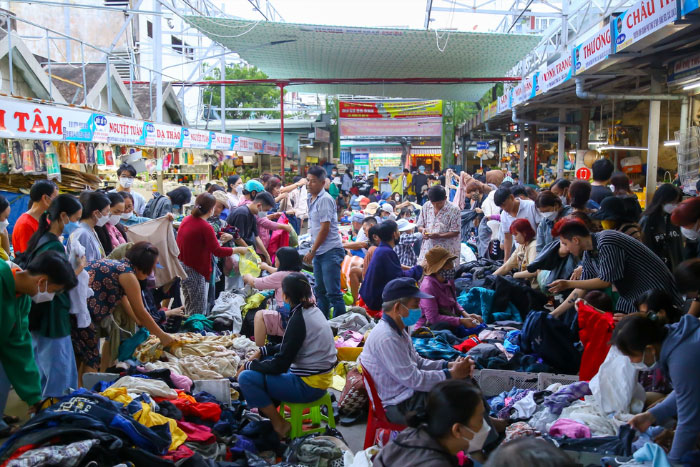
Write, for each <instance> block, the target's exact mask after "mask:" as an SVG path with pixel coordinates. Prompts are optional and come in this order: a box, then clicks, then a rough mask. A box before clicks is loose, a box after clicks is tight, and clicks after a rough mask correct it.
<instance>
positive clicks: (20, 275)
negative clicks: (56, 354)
mask: <svg viewBox="0 0 700 467" xmlns="http://www.w3.org/2000/svg"><path fill="white" fill-rule="evenodd" d="M77 283H78V279H77V278H76V277H75V273H74V272H73V269H72V268H71V265H70V263H69V262H68V260H67V259H66V258H65V257H64V255H62V254H60V253H58V252H55V251H44V252H43V253H40V254H38V255H37V256H36V257H35V258H34V259H32V261H31V262H30V263H29V264H28V265H27V267H26V268H25V269H24V270H21V269H13V268H11V267H10V266H9V265H8V264H7V263H6V262H5V261H0V303H2V306H0V342H2V345H0V414H2V413H3V412H4V410H5V404H6V403H7V397H8V395H9V393H10V386H12V387H13V388H14V390H15V391H16V392H17V395H18V396H19V397H20V399H22V400H23V401H24V402H26V403H27V405H29V406H30V407H32V406H35V405H37V404H38V403H40V402H41V400H42V388H41V377H40V376H39V370H38V369H37V366H36V362H35V360H34V355H33V351H32V337H31V334H30V333H29V326H28V316H29V309H30V307H31V304H32V302H34V303H44V302H48V301H51V300H53V297H54V295H55V294H56V293H59V292H65V291H67V290H70V289H72V288H73V287H75V286H76V284H77ZM9 430H10V428H9V427H8V426H7V424H6V423H5V422H4V420H3V419H2V418H0V436H6V435H7V434H8V431H9Z"/></svg>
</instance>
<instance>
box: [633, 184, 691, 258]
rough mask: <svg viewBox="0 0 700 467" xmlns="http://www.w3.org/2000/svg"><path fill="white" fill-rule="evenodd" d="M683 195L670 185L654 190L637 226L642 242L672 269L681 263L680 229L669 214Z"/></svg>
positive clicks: (681, 242)
mask: <svg viewBox="0 0 700 467" xmlns="http://www.w3.org/2000/svg"><path fill="white" fill-rule="evenodd" d="M682 197H683V193H682V192H681V190H680V189H679V188H678V187H677V186H675V185H672V184H670V183H664V184H663V185H661V186H660V187H659V188H657V189H656V192H655V193H654V197H653V198H652V199H651V203H650V204H649V207H647V209H646V211H644V213H642V217H641V218H640V220H639V226H640V228H641V230H642V242H643V243H644V244H645V245H646V246H647V247H648V248H649V249H650V250H651V251H653V252H654V253H656V255H657V256H658V257H659V258H661V259H662V260H663V262H664V264H666V266H667V267H668V268H669V269H670V270H671V271H673V269H674V268H675V267H676V266H677V265H678V264H679V263H680V262H681V261H683V238H682V236H681V229H680V228H679V227H678V226H676V225H673V222H671V213H672V212H673V210H674V209H675V208H676V206H678V203H680V202H681V199H682Z"/></svg>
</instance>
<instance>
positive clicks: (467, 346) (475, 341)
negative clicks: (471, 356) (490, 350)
mask: <svg viewBox="0 0 700 467" xmlns="http://www.w3.org/2000/svg"><path fill="white" fill-rule="evenodd" d="M479 344H481V341H480V340H479V338H478V337H476V336H469V337H467V338H466V339H465V340H464V341H462V343H461V344H457V345H453V346H452V348H453V349H455V350H459V351H460V352H462V353H467V352H469V351H470V350H471V349H473V348H474V347H476V346H477V345H479Z"/></svg>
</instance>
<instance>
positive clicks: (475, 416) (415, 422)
mask: <svg viewBox="0 0 700 467" xmlns="http://www.w3.org/2000/svg"><path fill="white" fill-rule="evenodd" d="M407 418H408V424H409V428H407V429H405V430H404V431H402V432H401V433H399V435H398V436H397V437H396V439H394V440H393V441H391V442H390V443H389V444H387V445H386V446H384V448H383V449H382V450H381V452H380V453H379V454H378V455H377V457H376V458H375V459H374V465H376V466H381V467H384V466H387V467H388V466H395V465H425V466H430V467H443V466H444V467H448V466H457V465H459V464H458V461H457V453H459V452H462V451H464V452H468V453H473V452H477V451H480V450H481V449H482V448H483V445H484V442H485V441H486V438H487V437H488V435H489V431H490V427H489V425H488V424H487V423H486V421H485V420H484V402H483V400H482V398H481V393H480V392H479V390H478V389H477V388H476V387H475V386H474V385H472V384H471V383H469V382H467V381H465V380H460V379H450V380H446V381H442V382H440V383H438V384H436V385H435V386H434V387H433V389H432V390H431V391H430V394H429V396H428V402H427V406H426V410H425V412H422V411H421V412H419V413H415V412H413V413H411V414H409V416H408V417H407Z"/></svg>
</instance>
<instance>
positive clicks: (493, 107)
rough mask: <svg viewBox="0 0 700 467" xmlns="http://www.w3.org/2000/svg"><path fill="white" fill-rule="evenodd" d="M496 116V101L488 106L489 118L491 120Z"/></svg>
mask: <svg viewBox="0 0 700 467" xmlns="http://www.w3.org/2000/svg"><path fill="white" fill-rule="evenodd" d="M496 114H498V101H493V102H491V105H489V118H493V117H495V116H496Z"/></svg>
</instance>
